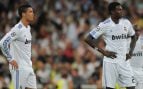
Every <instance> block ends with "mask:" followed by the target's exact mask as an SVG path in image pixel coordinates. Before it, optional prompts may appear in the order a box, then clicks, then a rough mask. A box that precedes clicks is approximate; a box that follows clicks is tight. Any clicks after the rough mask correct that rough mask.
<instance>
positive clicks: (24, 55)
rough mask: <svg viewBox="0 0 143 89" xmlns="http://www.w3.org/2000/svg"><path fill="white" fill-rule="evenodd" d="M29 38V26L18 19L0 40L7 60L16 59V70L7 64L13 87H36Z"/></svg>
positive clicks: (23, 88)
mask: <svg viewBox="0 0 143 89" xmlns="http://www.w3.org/2000/svg"><path fill="white" fill-rule="evenodd" d="M31 39H32V37H31V32H30V26H28V27H25V26H24V25H23V24H22V22H21V21H20V22H19V23H18V24H16V25H15V26H14V27H13V28H12V29H11V31H9V32H8V33H7V34H6V35H5V36H4V37H3V38H2V40H1V41H0V47H1V49H2V52H3V54H4V55H5V56H6V57H7V59H8V61H12V60H16V62H17V63H18V67H19V68H18V70H13V69H12V67H11V65H9V69H10V72H11V75H12V79H13V82H14V85H15V88H14V89H19V87H21V88H22V89H25V87H29V88H34V89H36V77H35V74H34V71H33V68H32V61H31Z"/></svg>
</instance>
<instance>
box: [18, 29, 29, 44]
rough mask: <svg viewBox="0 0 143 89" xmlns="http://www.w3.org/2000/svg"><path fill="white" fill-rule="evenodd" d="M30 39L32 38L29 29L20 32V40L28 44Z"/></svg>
mask: <svg viewBox="0 0 143 89" xmlns="http://www.w3.org/2000/svg"><path fill="white" fill-rule="evenodd" d="M31 40H32V36H31V33H30V31H23V32H21V34H20V37H19V41H20V42H23V43H25V44H29V43H31Z"/></svg>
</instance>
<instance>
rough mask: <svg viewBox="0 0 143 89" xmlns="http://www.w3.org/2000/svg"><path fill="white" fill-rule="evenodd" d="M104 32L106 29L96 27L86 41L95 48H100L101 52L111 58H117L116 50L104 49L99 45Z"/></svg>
mask: <svg viewBox="0 0 143 89" xmlns="http://www.w3.org/2000/svg"><path fill="white" fill-rule="evenodd" d="M103 34H104V29H103V28H100V27H99V26H98V27H97V28H94V29H93V30H92V31H91V32H90V33H89V34H88V35H87V36H86V37H85V39H84V41H85V42H86V43H87V44H88V45H89V46H90V47H92V48H93V49H96V50H98V51H99V52H101V53H102V54H103V55H104V56H107V57H110V58H116V53H115V52H110V51H107V50H104V49H102V48H99V47H98V46H97V44H98V42H99V40H100V39H99V37H100V36H102V35H103Z"/></svg>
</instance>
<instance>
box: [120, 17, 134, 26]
mask: <svg viewBox="0 0 143 89" xmlns="http://www.w3.org/2000/svg"><path fill="white" fill-rule="evenodd" d="M120 20H121V22H122V24H126V25H129V24H131V22H130V21H129V20H128V19H127V18H121V19H120Z"/></svg>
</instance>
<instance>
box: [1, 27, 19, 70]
mask: <svg viewBox="0 0 143 89" xmlns="http://www.w3.org/2000/svg"><path fill="white" fill-rule="evenodd" d="M17 35H18V34H17V32H16V30H14V29H12V30H11V31H10V32H8V33H7V34H6V35H5V36H4V37H3V38H2V40H1V41H0V48H1V50H2V52H3V54H4V55H5V56H6V58H7V60H8V61H9V63H10V64H12V65H13V66H14V68H18V66H17V63H16V61H15V60H14V59H13V57H12V55H11V54H10V43H11V42H12V41H14V40H16V39H17Z"/></svg>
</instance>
